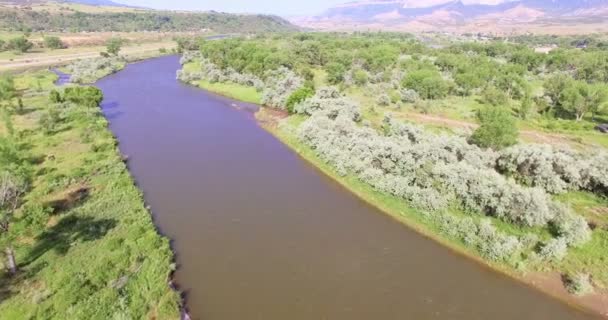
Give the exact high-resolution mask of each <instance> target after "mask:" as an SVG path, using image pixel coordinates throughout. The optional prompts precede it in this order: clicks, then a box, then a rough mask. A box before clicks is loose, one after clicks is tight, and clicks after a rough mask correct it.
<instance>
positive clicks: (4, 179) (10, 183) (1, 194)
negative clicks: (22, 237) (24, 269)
mask: <svg viewBox="0 0 608 320" xmlns="http://www.w3.org/2000/svg"><path fill="white" fill-rule="evenodd" d="M26 188H27V185H26V183H25V179H23V178H21V177H19V176H17V175H15V174H13V173H10V172H8V171H4V172H2V173H1V174H0V236H2V238H3V240H4V241H5V254H6V259H7V267H8V271H9V273H10V274H11V275H14V274H16V273H17V263H16V261H15V253H14V250H13V246H12V244H11V242H12V241H11V240H12V239H11V234H10V225H11V222H12V220H13V219H14V213H15V210H16V209H17V208H18V207H19V205H20V203H21V197H22V195H23V194H24V193H25V191H26Z"/></svg>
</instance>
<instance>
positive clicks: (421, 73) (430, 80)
mask: <svg viewBox="0 0 608 320" xmlns="http://www.w3.org/2000/svg"><path fill="white" fill-rule="evenodd" d="M403 87H405V88H408V89H413V90H415V91H416V92H417V93H418V94H419V95H420V97H422V98H423V99H439V98H443V97H445V96H446V95H447V93H448V90H449V86H448V84H447V83H446V81H445V80H443V78H442V77H441V75H440V74H439V72H437V71H435V70H429V69H421V70H416V71H412V72H410V73H408V74H407V75H406V76H405V79H404V80H403Z"/></svg>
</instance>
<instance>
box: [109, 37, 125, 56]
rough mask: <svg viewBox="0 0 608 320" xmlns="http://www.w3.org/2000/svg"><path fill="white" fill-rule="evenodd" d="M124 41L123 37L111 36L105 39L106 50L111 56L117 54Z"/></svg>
mask: <svg viewBox="0 0 608 320" xmlns="http://www.w3.org/2000/svg"><path fill="white" fill-rule="evenodd" d="M124 43H125V40H124V39H122V38H118V37H112V38H110V39H108V40H107V41H106V51H107V52H108V53H109V54H111V55H113V56H117V55H118V53H119V52H120V49H122V46H123V45H124Z"/></svg>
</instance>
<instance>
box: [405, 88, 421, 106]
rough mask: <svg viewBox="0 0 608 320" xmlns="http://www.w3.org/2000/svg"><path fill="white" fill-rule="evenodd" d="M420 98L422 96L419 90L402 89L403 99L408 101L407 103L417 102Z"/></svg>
mask: <svg viewBox="0 0 608 320" xmlns="http://www.w3.org/2000/svg"><path fill="white" fill-rule="evenodd" d="M418 100H420V96H419V95H418V92H416V91H415V90H412V89H403V90H402V91H401V101H403V102H407V103H415V102H418Z"/></svg>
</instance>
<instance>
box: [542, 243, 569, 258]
mask: <svg viewBox="0 0 608 320" xmlns="http://www.w3.org/2000/svg"><path fill="white" fill-rule="evenodd" d="M567 254H568V242H567V241H566V240H565V239H564V238H555V239H551V240H549V242H547V243H546V244H545V245H544V246H543V247H542V248H541V250H540V256H541V258H542V259H543V260H546V261H561V260H563V259H564V258H565V257H566V255H567Z"/></svg>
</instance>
